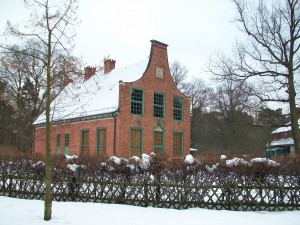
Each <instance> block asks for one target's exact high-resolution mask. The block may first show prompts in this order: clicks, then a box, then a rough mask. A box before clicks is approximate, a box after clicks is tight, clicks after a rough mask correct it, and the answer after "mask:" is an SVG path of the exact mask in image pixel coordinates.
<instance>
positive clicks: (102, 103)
mask: <svg viewBox="0 0 300 225" xmlns="http://www.w3.org/2000/svg"><path fill="white" fill-rule="evenodd" d="M147 64H148V59H146V60H143V61H141V62H138V63H134V64H130V65H128V66H123V67H120V68H115V69H114V70H112V71H111V72H110V73H108V74H103V71H101V72H99V74H95V75H94V76H92V77H91V78H90V79H89V80H87V81H84V82H81V83H78V82H76V83H75V82H74V83H70V84H69V85H68V86H67V87H66V88H65V89H64V90H63V91H62V92H61V93H60V94H59V96H57V97H56V99H55V100H54V101H53V102H52V103H51V118H52V121H56V120H64V119H71V118H76V117H84V116H92V115H98V114H104V113H112V112H115V111H117V110H118V106H119V102H118V101H119V82H120V81H122V82H133V81H136V80H138V79H140V78H141V77H142V76H143V74H144V72H145V70H146V68H147ZM45 121H46V118H45V113H43V114H42V115H40V116H39V117H38V119H37V120H36V121H35V122H34V124H39V123H44V122H45Z"/></svg>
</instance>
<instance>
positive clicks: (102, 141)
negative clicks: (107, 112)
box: [96, 129, 106, 160]
mask: <svg viewBox="0 0 300 225" xmlns="http://www.w3.org/2000/svg"><path fill="white" fill-rule="evenodd" d="M96 155H97V157H99V158H100V160H106V129H97V151H96Z"/></svg>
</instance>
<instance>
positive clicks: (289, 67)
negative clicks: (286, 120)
mask: <svg viewBox="0 0 300 225" xmlns="http://www.w3.org/2000/svg"><path fill="white" fill-rule="evenodd" d="M233 2H234V4H235V6H236V9H237V18H236V23H238V25H239V26H240V29H241V31H242V32H244V33H245V34H247V42H244V43H237V45H236V49H235V52H234V56H233V57H232V58H231V59H230V58H226V57H223V56H218V58H217V59H216V60H215V62H214V63H212V64H211V67H210V70H211V71H212V72H213V73H214V74H216V75H218V76H219V77H222V78H225V79H233V80H236V81H237V80H248V82H253V83H254V82H255V83H256V84H259V85H257V87H256V91H255V92H253V93H254V94H255V95H256V96H257V97H259V99H260V100H261V101H264V102H278V103H279V102H281V103H287V104H288V105H289V111H290V118H291V127H292V134H293V139H294V144H295V150H296V153H297V152H298V151H299V147H300V133H299V125H298V117H297V108H296V86H295V84H296V77H297V74H299V69H300V1H299V0H284V1H274V2H273V1H272V3H267V2H265V1H262V0H259V1H257V2H258V4H254V3H249V2H247V1H245V0H233ZM226 70H227V72H226ZM224 72H225V73H224Z"/></svg>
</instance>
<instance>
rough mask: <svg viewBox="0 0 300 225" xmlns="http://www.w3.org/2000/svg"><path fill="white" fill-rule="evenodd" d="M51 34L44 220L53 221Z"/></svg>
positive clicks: (47, 88)
mask: <svg viewBox="0 0 300 225" xmlns="http://www.w3.org/2000/svg"><path fill="white" fill-rule="evenodd" d="M50 65H51V33H50V32H49V36H48V59H47V87H46V189H45V209H44V220H46V221H48V220H51V211H52V199H51V198H52V196H51V169H52V160H51V146H50V138H51V135H50V131H51V122H50V103H51V96H50V95H51V70H50Z"/></svg>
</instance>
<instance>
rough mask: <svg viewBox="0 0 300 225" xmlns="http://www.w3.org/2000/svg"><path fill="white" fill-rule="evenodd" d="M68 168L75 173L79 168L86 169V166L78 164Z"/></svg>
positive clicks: (69, 165) (70, 165)
mask: <svg viewBox="0 0 300 225" xmlns="http://www.w3.org/2000/svg"><path fill="white" fill-rule="evenodd" d="M67 167H68V168H69V169H70V170H72V171H73V172H76V171H77V169H78V168H80V167H81V168H84V166H80V165H76V164H68V165H67Z"/></svg>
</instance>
